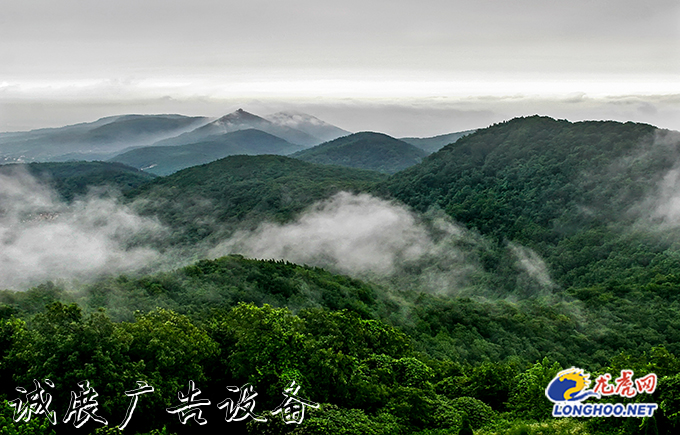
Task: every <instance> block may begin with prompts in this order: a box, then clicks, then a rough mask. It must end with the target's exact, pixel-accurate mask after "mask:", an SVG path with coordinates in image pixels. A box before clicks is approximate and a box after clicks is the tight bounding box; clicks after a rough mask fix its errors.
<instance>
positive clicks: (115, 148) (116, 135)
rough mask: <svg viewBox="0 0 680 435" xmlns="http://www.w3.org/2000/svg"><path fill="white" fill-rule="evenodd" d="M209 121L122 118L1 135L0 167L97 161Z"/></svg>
mask: <svg viewBox="0 0 680 435" xmlns="http://www.w3.org/2000/svg"><path fill="white" fill-rule="evenodd" d="M206 121H208V118H205V117H200V116H199V117H189V116H183V115H122V116H112V117H107V118H101V119H99V120H97V121H94V122H89V123H82V124H75V125H68V126H65V127H60V128H47V129H39V130H31V131H28V132H13V133H0V163H2V162H5V163H10V162H31V161H66V160H100V159H104V158H108V157H111V156H113V155H115V154H116V153H118V152H120V151H121V150H123V149H125V148H129V147H132V146H146V145H151V144H153V143H154V142H156V141H158V140H160V139H165V138H168V137H172V136H176V135H179V134H181V133H183V132H186V131H187V130H193V129H195V128H196V127H198V126H200V125H202V124H203V123H205V122H206Z"/></svg>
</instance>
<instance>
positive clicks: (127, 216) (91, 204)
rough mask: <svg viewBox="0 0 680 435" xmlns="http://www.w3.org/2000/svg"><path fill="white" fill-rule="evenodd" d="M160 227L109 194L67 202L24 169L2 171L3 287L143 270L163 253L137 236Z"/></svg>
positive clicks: (0, 268)
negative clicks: (141, 242) (137, 241)
mask: <svg viewBox="0 0 680 435" xmlns="http://www.w3.org/2000/svg"><path fill="white" fill-rule="evenodd" d="M161 230H162V227H161V225H160V224H159V223H158V222H157V221H156V220H155V219H149V218H143V217H140V216H138V215H137V214H135V213H134V212H133V211H132V210H131V209H130V208H129V207H127V206H125V205H122V204H121V203H120V202H119V201H118V200H117V199H115V198H112V197H110V196H108V195H107V196H106V197H105V196H102V195H95V194H91V195H89V196H87V197H85V198H81V199H79V200H76V201H74V202H73V203H72V204H70V205H66V204H64V203H63V202H62V201H60V200H59V198H58V196H57V195H56V193H55V192H53V191H52V190H51V189H50V188H48V187H47V186H45V185H43V184H41V183H40V182H38V181H37V180H36V179H35V178H33V177H32V176H30V175H29V174H28V173H27V172H26V171H25V170H23V169H20V168H17V169H16V170H15V171H12V172H10V173H8V174H0V289H2V288H14V289H23V288H25V287H26V286H28V285H31V284H35V283H37V282H41V281H45V280H55V279H74V278H78V279H83V278H92V277H95V276H98V275H100V274H104V273H122V272H128V271H133V270H139V269H141V268H143V267H145V266H148V265H149V264H151V263H152V262H153V261H155V260H157V259H158V255H159V254H158V253H157V252H156V251H154V250H152V249H150V248H148V247H139V246H137V247H133V246H132V244H133V241H134V240H135V239H136V238H138V237H141V236H144V237H148V236H149V235H152V234H155V233H158V232H160V231H161Z"/></svg>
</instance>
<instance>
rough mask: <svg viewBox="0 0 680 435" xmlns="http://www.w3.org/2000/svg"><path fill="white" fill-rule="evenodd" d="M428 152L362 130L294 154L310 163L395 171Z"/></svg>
mask: <svg viewBox="0 0 680 435" xmlns="http://www.w3.org/2000/svg"><path fill="white" fill-rule="evenodd" d="M426 155H427V153H426V152H425V151H423V150H422V149H420V148H417V147H415V146H413V145H411V144H409V143H407V142H404V141H401V140H399V139H395V138H393V137H390V136H387V135H385V134H382V133H372V132H362V133H355V134H351V135H349V136H345V137H341V138H338V139H335V140H332V141H330V142H326V143H323V144H321V145H317V146H315V147H313V148H309V149H306V150H303V151H299V152H297V153H295V154H293V155H292V156H291V157H294V158H296V159H300V160H304V161H306V162H310V163H319V164H323V165H339V166H347V167H350V168H357V169H369V170H372V171H378V172H382V173H385V174H394V173H395V172H399V171H401V170H403V169H406V168H408V167H409V166H413V165H415V164H417V163H419V162H420V161H421V160H422V159H423V157H425V156H426Z"/></svg>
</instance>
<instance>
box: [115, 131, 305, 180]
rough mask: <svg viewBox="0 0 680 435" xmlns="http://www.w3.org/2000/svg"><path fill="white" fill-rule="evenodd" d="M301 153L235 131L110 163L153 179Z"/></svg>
mask: <svg viewBox="0 0 680 435" xmlns="http://www.w3.org/2000/svg"><path fill="white" fill-rule="evenodd" d="M299 149H300V146H299V145H293V144H291V143H289V142H286V141H285V140H283V139H280V138H278V137H276V136H272V135H271V134H268V133H265V132H263V131H260V130H253V129H249V130H238V131H234V132H231V133H225V134H222V135H214V136H208V137H206V138H204V139H203V140H202V141H201V142H197V143H190V144H186V145H178V146H150V147H143V148H137V149H134V150H130V151H127V152H125V153H122V154H120V155H117V156H116V157H113V158H112V159H110V160H111V161H114V162H121V163H124V164H126V165H129V166H132V167H134V168H137V169H140V170H143V171H145V172H149V173H152V174H156V175H170V174H172V173H173V172H177V171H179V170H181V169H184V168H188V167H190V166H196V165H202V164H205V163H210V162H212V161H215V160H219V159H221V158H224V157H227V156H231V155H236V154H245V155H259V154H279V155H285V154H290V153H292V152H295V151H297V150H299Z"/></svg>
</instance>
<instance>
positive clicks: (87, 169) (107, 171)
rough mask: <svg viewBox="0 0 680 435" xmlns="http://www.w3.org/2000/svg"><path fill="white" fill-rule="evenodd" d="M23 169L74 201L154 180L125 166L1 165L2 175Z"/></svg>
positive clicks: (116, 164)
mask: <svg viewBox="0 0 680 435" xmlns="http://www.w3.org/2000/svg"><path fill="white" fill-rule="evenodd" d="M19 167H22V168H25V169H26V170H27V171H28V173H29V174H31V175H33V176H35V177H36V178H37V179H38V180H40V181H42V182H44V183H45V184H47V185H48V186H50V187H52V188H53V189H54V190H55V191H56V192H57V193H58V194H59V195H60V196H61V197H62V198H63V199H64V200H66V201H71V200H73V199H74V198H75V197H77V196H82V195H85V194H86V193H88V191H89V189H91V188H93V187H104V186H108V187H112V188H114V189H117V190H120V191H122V192H126V191H128V190H131V189H134V188H136V187H139V186H141V185H142V184H144V183H146V182H148V181H150V180H151V179H153V178H154V176H153V175H151V174H147V173H145V172H141V171H139V170H137V169H135V168H132V167H130V166H126V165H123V164H121V163H107V162H65V163H30V164H28V165H1V166H0V173H11V172H12V171H14V170H16V169H18V168H19Z"/></svg>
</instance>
